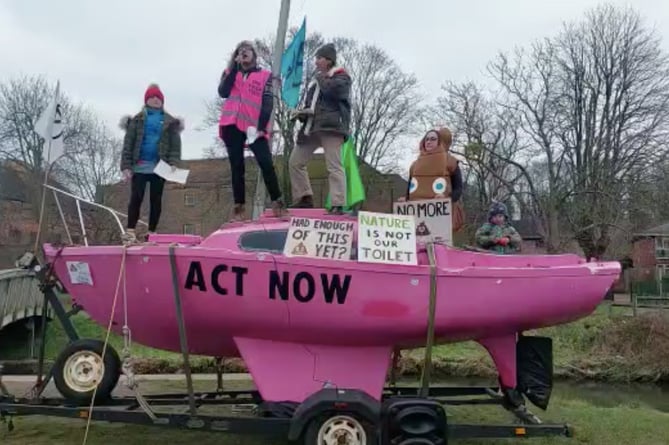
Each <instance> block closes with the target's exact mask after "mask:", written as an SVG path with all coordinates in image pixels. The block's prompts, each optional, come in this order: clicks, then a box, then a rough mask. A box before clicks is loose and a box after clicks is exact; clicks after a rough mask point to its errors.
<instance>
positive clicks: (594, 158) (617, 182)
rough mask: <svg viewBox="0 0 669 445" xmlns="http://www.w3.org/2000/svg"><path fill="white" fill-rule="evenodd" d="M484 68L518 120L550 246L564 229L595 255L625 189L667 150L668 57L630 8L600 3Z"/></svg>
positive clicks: (615, 219)
mask: <svg viewBox="0 0 669 445" xmlns="http://www.w3.org/2000/svg"><path fill="white" fill-rule="evenodd" d="M489 68H490V72H491V73H492V75H493V77H494V78H495V79H496V80H497V81H498V84H499V86H500V87H501V89H502V91H503V92H504V93H505V94H506V97H505V98H504V100H503V102H502V103H503V104H504V105H505V106H506V107H507V108H508V109H509V110H511V111H513V112H514V113H516V114H517V116H519V117H520V128H521V130H522V132H523V135H524V137H525V138H526V139H527V142H528V148H527V149H525V150H523V154H524V156H525V157H526V158H527V159H528V160H532V163H533V164H534V165H533V170H534V172H535V174H534V175H533V174H528V175H526V177H527V178H526V179H527V180H528V184H529V185H531V189H532V194H533V197H534V202H535V203H536V204H537V206H538V208H539V209H540V210H541V214H542V215H543V217H544V218H543V219H544V220H545V221H546V228H547V229H548V233H549V239H548V241H549V245H553V246H555V245H557V244H556V242H558V241H559V239H560V237H559V236H557V235H559V232H561V231H568V232H569V233H570V235H571V237H573V238H574V239H575V240H576V241H577V242H578V244H579V246H580V247H581V249H582V250H583V252H584V253H585V255H586V256H588V257H601V256H602V255H604V254H605V252H606V250H607V248H608V246H609V244H610V241H611V236H612V230H615V229H621V228H623V225H624V224H623V223H624V222H625V219H626V218H627V217H628V216H629V212H627V211H623V210H624V209H625V203H629V202H630V199H629V198H630V193H629V188H630V187H633V185H634V183H635V181H637V180H638V179H639V177H640V175H642V172H643V171H645V170H647V169H648V168H649V167H650V166H651V165H653V163H654V162H656V161H657V160H658V159H662V158H665V157H666V154H667V149H666V142H667V128H668V127H667V125H668V122H669V120H668V118H669V63H668V61H667V56H666V54H665V53H663V51H662V50H661V48H660V42H659V39H658V38H657V36H656V35H655V34H654V33H653V32H652V31H649V30H647V29H645V28H644V25H643V22H642V20H641V19H640V17H639V15H638V14H637V13H635V12H634V11H633V10H631V9H628V8H622V9H619V8H615V7H613V6H609V5H605V6H600V7H598V8H595V9H593V10H591V11H590V12H589V13H588V14H587V16H586V19H585V20H584V21H582V22H579V23H572V24H566V25H565V27H564V29H563V30H562V32H561V33H560V34H559V35H558V36H556V37H555V38H551V39H544V40H543V41H541V42H538V43H536V44H534V45H533V46H532V48H531V50H530V51H529V52H528V51H523V50H517V51H516V57H515V58H514V60H513V61H511V60H510V59H509V57H507V56H506V55H504V54H500V55H499V56H498V57H497V59H496V60H495V61H494V62H493V63H491V64H490V67H489ZM528 173H530V171H529V170H528Z"/></svg>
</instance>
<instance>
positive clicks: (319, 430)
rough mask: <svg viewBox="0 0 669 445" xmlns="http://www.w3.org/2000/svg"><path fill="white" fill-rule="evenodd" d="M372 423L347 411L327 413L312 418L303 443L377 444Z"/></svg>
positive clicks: (309, 444)
mask: <svg viewBox="0 0 669 445" xmlns="http://www.w3.org/2000/svg"><path fill="white" fill-rule="evenodd" d="M378 437H379V436H378V434H377V432H376V428H375V426H374V425H370V424H369V422H367V421H365V420H361V419H360V418H359V417H357V416H355V415H353V414H349V413H339V412H337V413H329V414H325V415H323V416H320V417H317V418H316V419H314V420H312V421H311V422H310V423H309V426H308V427H307V430H306V432H305V434H304V445H340V444H345V445H377V444H378Z"/></svg>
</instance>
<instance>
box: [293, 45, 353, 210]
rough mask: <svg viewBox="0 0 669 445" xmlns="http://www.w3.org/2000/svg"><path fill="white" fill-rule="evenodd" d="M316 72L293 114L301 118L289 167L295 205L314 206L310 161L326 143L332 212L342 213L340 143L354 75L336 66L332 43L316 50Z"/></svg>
mask: <svg viewBox="0 0 669 445" xmlns="http://www.w3.org/2000/svg"><path fill="white" fill-rule="evenodd" d="M315 64H316V75H315V78H314V79H313V80H312V81H311V82H310V83H309V86H308V87H307V94H306V97H305V100H304V102H303V103H302V105H301V107H300V109H299V110H298V111H297V112H296V113H295V115H294V117H295V118H296V119H299V120H300V121H301V122H302V126H301V128H300V130H299V132H298V134H297V141H296V142H297V144H296V147H295V148H294V149H293V152H292V153H291V155H290V160H289V171H290V182H291V188H292V195H293V202H294V205H293V207H294V208H312V207H314V201H313V190H312V189H311V183H310V181H309V174H308V172H307V164H308V163H309V161H310V160H311V157H312V155H313V153H314V151H315V150H316V149H317V148H319V147H323V151H324V152H325V163H326V166H327V170H328V185H329V192H330V199H331V204H332V207H331V209H330V212H331V213H335V214H341V213H343V211H342V209H343V207H344V205H345V202H346V177H345V175H344V168H343V166H342V160H341V146H342V144H343V143H344V141H345V140H346V138H347V137H348V136H349V131H350V121H351V99H350V96H351V76H350V75H349V74H348V73H347V72H346V70H345V69H344V68H342V67H340V66H337V50H336V48H335V47H334V45H332V44H331V43H328V44H326V45H323V46H322V47H321V48H319V49H318V51H316V61H315Z"/></svg>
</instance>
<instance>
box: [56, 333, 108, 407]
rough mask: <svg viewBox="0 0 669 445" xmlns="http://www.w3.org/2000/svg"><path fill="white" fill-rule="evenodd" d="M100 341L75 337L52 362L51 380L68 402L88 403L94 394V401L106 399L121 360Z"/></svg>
mask: <svg viewBox="0 0 669 445" xmlns="http://www.w3.org/2000/svg"><path fill="white" fill-rule="evenodd" d="M103 348H104V342H102V341H100V340H93V339H81V340H76V341H74V342H72V343H70V344H69V345H67V346H66V347H65V349H63V351H62V352H61V353H60V355H59V356H58V358H57V359H56V361H55V362H54V364H53V380H54V383H55V385H56V388H58V391H59V392H60V393H61V394H62V395H63V397H65V399H67V401H68V402H71V403H76V404H88V403H90V401H91V399H92V398H93V392H94V390H95V387H96V386H97V392H96V394H95V399H96V401H101V400H106V399H109V398H110V396H111V393H112V391H113V390H114V388H115V387H116V384H117V383H118V379H119V377H120V376H121V359H120V358H119V356H118V353H117V352H116V351H115V350H114V348H112V347H111V345H107V349H106V351H105V357H104V359H103V358H102V349H103Z"/></svg>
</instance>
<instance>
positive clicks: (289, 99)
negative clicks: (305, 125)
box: [281, 17, 307, 108]
mask: <svg viewBox="0 0 669 445" xmlns="http://www.w3.org/2000/svg"><path fill="white" fill-rule="evenodd" d="M306 37H307V18H306V17H305V18H304V20H302V26H301V27H300V29H299V30H298V31H297V33H295V36H294V37H293V40H292V41H291V42H290V45H288V48H286V51H284V53H283V56H282V58H281V78H282V79H283V83H282V85H281V98H282V99H283V101H284V102H285V103H286V105H288V107H290V108H297V105H298V104H299V103H300V87H301V86H302V75H303V74H302V73H303V70H304V68H303V65H304V41H305V39H306Z"/></svg>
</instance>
